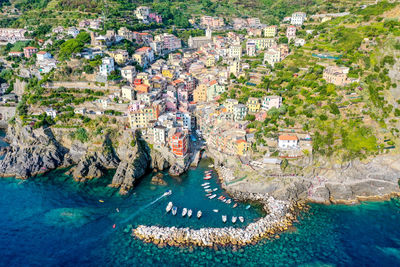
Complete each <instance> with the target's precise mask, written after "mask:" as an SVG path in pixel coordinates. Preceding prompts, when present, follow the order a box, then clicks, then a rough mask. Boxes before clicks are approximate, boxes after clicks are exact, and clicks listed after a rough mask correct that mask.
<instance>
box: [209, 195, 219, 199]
mask: <svg viewBox="0 0 400 267" xmlns="http://www.w3.org/2000/svg"><path fill="white" fill-rule="evenodd" d="M216 196H217V195H216V194H214V195H212V196H209V197H208V198H209V199H213V198H215V197H216Z"/></svg>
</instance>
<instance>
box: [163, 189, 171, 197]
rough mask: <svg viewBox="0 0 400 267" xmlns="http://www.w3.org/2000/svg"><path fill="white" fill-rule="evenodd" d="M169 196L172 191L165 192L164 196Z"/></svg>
mask: <svg viewBox="0 0 400 267" xmlns="http://www.w3.org/2000/svg"><path fill="white" fill-rule="evenodd" d="M171 194H172V190H167V191H165V193H164V196H169V195H171Z"/></svg>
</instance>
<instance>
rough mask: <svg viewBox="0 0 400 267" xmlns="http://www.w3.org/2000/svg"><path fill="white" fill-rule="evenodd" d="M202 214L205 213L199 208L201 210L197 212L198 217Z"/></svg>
mask: <svg viewBox="0 0 400 267" xmlns="http://www.w3.org/2000/svg"><path fill="white" fill-rule="evenodd" d="M202 214H203V213H202V212H201V210H199V211H198V212H197V219H200V217H201V215H202Z"/></svg>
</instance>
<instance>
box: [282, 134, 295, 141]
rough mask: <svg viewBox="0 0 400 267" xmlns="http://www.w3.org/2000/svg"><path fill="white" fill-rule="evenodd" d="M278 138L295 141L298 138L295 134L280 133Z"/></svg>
mask: <svg viewBox="0 0 400 267" xmlns="http://www.w3.org/2000/svg"><path fill="white" fill-rule="evenodd" d="M279 140H295V141H297V140H299V139H298V138H297V136H294V135H280V136H279Z"/></svg>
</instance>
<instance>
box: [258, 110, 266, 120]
mask: <svg viewBox="0 0 400 267" xmlns="http://www.w3.org/2000/svg"><path fill="white" fill-rule="evenodd" d="M266 118H267V112H266V111H265V110H261V111H260V112H258V113H257V114H256V120H257V121H265V119H266Z"/></svg>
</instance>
